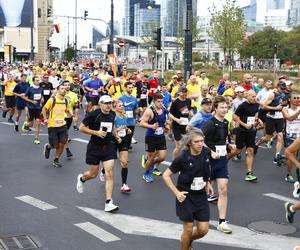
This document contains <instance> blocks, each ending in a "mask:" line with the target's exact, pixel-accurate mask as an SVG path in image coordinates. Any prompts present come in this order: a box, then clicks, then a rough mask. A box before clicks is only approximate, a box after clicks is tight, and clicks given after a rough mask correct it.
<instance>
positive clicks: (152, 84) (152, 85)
mask: <svg viewBox="0 0 300 250" xmlns="http://www.w3.org/2000/svg"><path fill="white" fill-rule="evenodd" d="M148 82H149V87H150V89H157V88H158V84H159V82H158V79H155V78H152V79H151V80H149V81H148ZM148 96H154V92H152V91H151V90H150V91H149V93H148Z"/></svg>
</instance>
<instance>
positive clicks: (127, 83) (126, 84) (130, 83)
mask: <svg viewBox="0 0 300 250" xmlns="http://www.w3.org/2000/svg"><path fill="white" fill-rule="evenodd" d="M128 85H133V83H132V82H125V84H124V86H125V88H127V87H128Z"/></svg>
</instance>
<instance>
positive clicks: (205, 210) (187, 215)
mask: <svg viewBox="0 0 300 250" xmlns="http://www.w3.org/2000/svg"><path fill="white" fill-rule="evenodd" d="M185 147H186V149H184V150H183V151H182V152H181V154H180V155H179V156H177V157H176V158H175V159H174V160H173V162H172V164H171V166H170V167H169V168H168V169H167V170H166V171H165V172H164V174H163V178H164V181H165V183H166V185H167V186H168V188H169V189H170V190H171V191H172V192H173V194H174V195H175V197H176V215H177V216H178V217H179V219H180V220H181V221H182V223H183V232H182V235H181V240H180V246H181V247H180V249H181V250H190V249H192V242H193V241H194V240H197V239H200V238H203V237H204V236H205V235H206V234H207V233H208V229H209V218H210V216H209V206H208V202H207V198H206V194H207V193H210V194H213V189H212V187H211V185H210V183H209V176H210V170H209V168H210V166H209V155H210V150H209V149H208V148H206V147H204V135H203V133H202V132H201V131H200V130H192V131H190V132H189V133H188V134H187V137H186V140H185ZM178 172H179V176H178V180H177V186H175V185H174V183H173V181H172V179H171V176H172V175H173V174H175V173H178ZM194 222H195V223H196V228H194Z"/></svg>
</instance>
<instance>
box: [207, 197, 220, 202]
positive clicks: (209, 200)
mask: <svg viewBox="0 0 300 250" xmlns="http://www.w3.org/2000/svg"><path fill="white" fill-rule="evenodd" d="M218 199H219V197H218V196H217V195H208V196H207V201H208V202H214V201H217V200H218Z"/></svg>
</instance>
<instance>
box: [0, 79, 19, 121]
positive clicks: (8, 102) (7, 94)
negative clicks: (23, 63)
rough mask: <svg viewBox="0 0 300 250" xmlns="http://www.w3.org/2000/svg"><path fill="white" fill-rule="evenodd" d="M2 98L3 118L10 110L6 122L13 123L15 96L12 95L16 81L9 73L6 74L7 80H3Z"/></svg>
mask: <svg viewBox="0 0 300 250" xmlns="http://www.w3.org/2000/svg"><path fill="white" fill-rule="evenodd" d="M3 85H4V98H5V107H6V108H5V109H3V113H2V117H3V118H5V117H6V114H7V113H8V112H10V114H9V118H8V122H10V123H14V121H13V119H12V118H13V116H14V114H15V108H16V98H15V96H14V92H13V90H14V88H15V87H16V85H17V83H16V82H15V80H14V77H13V75H12V74H11V73H9V74H8V76H7V80H6V81H5V80H4V83H3Z"/></svg>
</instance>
